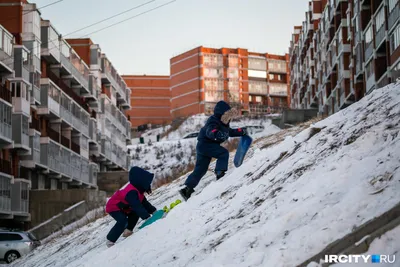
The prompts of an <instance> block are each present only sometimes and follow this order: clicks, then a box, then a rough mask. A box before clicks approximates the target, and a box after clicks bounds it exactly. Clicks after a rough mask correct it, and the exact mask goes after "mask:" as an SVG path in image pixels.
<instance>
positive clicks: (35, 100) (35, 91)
mask: <svg viewBox="0 0 400 267" xmlns="http://www.w3.org/2000/svg"><path fill="white" fill-rule="evenodd" d="M40 104H41V103H40V88H39V87H37V86H35V85H32V91H31V105H40Z"/></svg>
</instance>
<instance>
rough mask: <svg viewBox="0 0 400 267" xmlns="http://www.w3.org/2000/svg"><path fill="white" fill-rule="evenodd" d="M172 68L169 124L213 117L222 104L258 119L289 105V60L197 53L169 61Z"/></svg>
mask: <svg viewBox="0 0 400 267" xmlns="http://www.w3.org/2000/svg"><path fill="white" fill-rule="evenodd" d="M170 66H171V71H170V74H171V76H170V88H171V115H172V117H173V118H177V117H186V116H189V115H193V114H197V113H211V112H212V110H213V109H214V106H215V104H216V103H217V102H218V101H220V100H225V101H227V102H229V103H230V104H231V106H234V107H236V108H238V109H239V110H240V111H241V112H243V113H249V112H250V113H256V114H260V113H261V114H262V113H268V112H277V111H281V110H282V109H284V108H287V107H288V106H289V103H290V97H289V94H288V93H289V75H288V55H284V56H277V55H271V54H260V53H253V52H249V51H248V50H247V49H241V48H238V49H231V48H221V49H215V48H207V47H197V48H195V49H192V50H190V51H187V52H185V53H183V54H180V55H178V56H175V57H173V58H172V59H171V60H170Z"/></svg>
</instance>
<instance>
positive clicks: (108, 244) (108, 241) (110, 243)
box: [106, 240, 115, 248]
mask: <svg viewBox="0 0 400 267" xmlns="http://www.w3.org/2000/svg"><path fill="white" fill-rule="evenodd" d="M106 245H107V247H108V248H110V247H112V246H114V245H115V243H114V242H111V241H110V240H107V242H106Z"/></svg>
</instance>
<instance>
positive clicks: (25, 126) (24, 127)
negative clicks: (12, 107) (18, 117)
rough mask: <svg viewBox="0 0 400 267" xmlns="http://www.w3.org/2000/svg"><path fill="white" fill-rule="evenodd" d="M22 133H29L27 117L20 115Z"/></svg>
mask: <svg viewBox="0 0 400 267" xmlns="http://www.w3.org/2000/svg"><path fill="white" fill-rule="evenodd" d="M22 133H23V134H26V135H28V134H29V119H28V117H25V116H22Z"/></svg>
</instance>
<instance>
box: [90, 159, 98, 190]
mask: <svg viewBox="0 0 400 267" xmlns="http://www.w3.org/2000/svg"><path fill="white" fill-rule="evenodd" d="M98 172H99V167H98V166H97V164H96V163H93V162H90V163H89V183H90V184H91V185H95V186H97V173H98Z"/></svg>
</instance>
